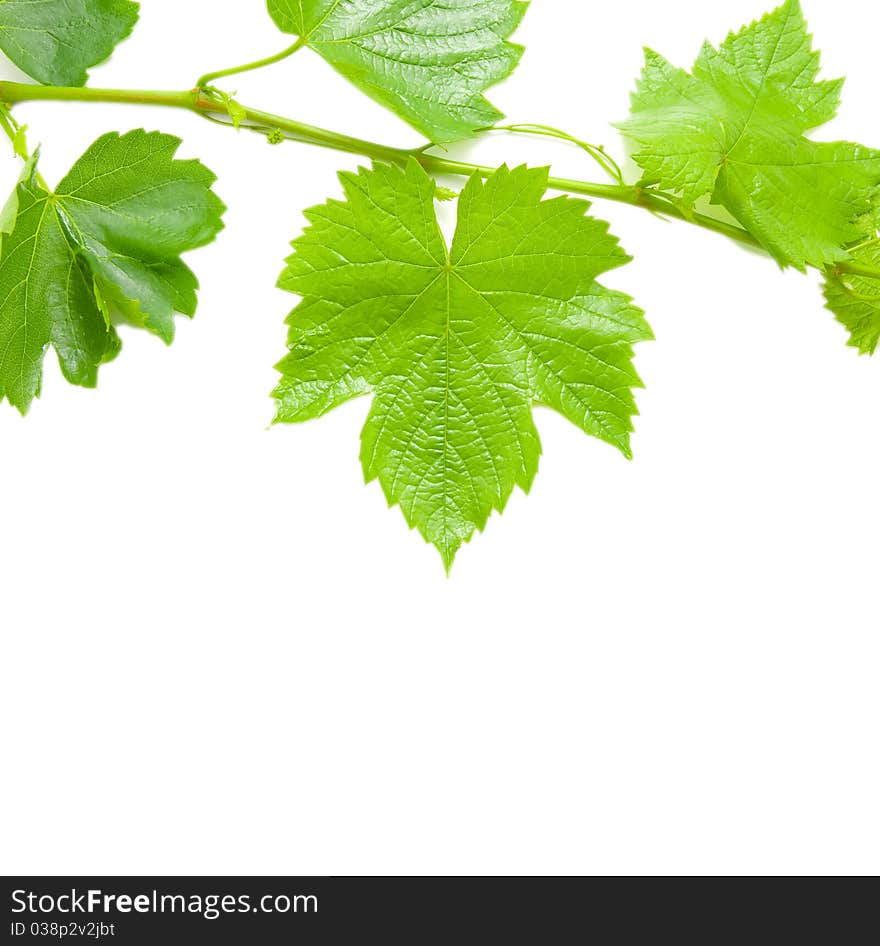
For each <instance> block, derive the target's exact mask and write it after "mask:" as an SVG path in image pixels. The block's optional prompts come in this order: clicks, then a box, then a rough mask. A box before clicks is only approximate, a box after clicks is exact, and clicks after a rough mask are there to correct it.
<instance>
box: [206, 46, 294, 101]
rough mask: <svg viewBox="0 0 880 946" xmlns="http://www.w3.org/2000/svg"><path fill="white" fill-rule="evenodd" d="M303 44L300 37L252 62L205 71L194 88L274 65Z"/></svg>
mask: <svg viewBox="0 0 880 946" xmlns="http://www.w3.org/2000/svg"><path fill="white" fill-rule="evenodd" d="M305 45H306V40H305V39H303V38H302V37H300V38H299V39H298V40H297V41H296V42H295V43H293V44H292V45H291V46H288V47H287V48H286V49H282V50H281V52H280V53H275V55H274V56H266V57H265V58H264V59H256V60H254V61H253V62H246V63H244V64H243V65H241V66H231V67H230V68H228V69H218V70H217V71H216V72H206V73H205V74H204V75H203V76H202V77H201V78H200V79H199V80H198V82H196V88H199V89H204V88H206V87H207V86H209V85H211V84H212V83H213V82H216V80H217V79H224V78H226V77H227V76H237V75H240V74H241V73H243V72H253V71H254V70H256V69H264V68H265V67H266V66H274V65H275V63H277V62H282V61H283V60H285V59H287V58H288V57H289V56H292V55H293V54H294V53H295V52H298V51H299V50H300V49H302V48H303V46H305Z"/></svg>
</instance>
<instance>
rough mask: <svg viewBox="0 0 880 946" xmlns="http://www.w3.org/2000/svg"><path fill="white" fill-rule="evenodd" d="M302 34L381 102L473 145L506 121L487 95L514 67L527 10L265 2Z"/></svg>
mask: <svg viewBox="0 0 880 946" xmlns="http://www.w3.org/2000/svg"><path fill="white" fill-rule="evenodd" d="M268 2H269V13H270V14H271V16H272V18H273V19H274V21H275V23H276V24H277V26H278V27H279V29H281V30H282V31H283V32H285V33H290V34H291V35H294V36H299V37H300V39H301V40H302V42H303V43H304V44H307V45H308V46H310V47H311V48H312V49H314V50H315V52H317V53H318V54H319V55H320V56H322V57H323V58H324V59H325V60H326V61H327V62H328V63H330V65H331V66H333V68H334V69H336V70H337V71H338V72H340V73H341V74H342V75H344V76H345V77H346V78H347V79H348V80H349V81H351V82H353V83H354V84H355V85H356V86H357V87H358V88H359V89H361V90H362V91H363V92H366V93H367V95H369V96H371V97H372V98H374V99H375V100H376V101H377V102H379V103H381V104H382V105H384V106H386V107H387V108H390V109H391V110H392V111H394V112H396V113H397V114H398V115H400V116H401V118H403V119H405V120H406V121H408V122H409V123H410V124H411V125H413V126H414V127H415V128H417V129H418V130H419V131H421V132H422V133H423V134H425V135H427V137H428V138H430V139H431V141H434V142H437V143H438V144H439V143H443V142H448V141H456V140H458V139H461V138H467V137H470V136H471V135H472V134H473V133H474V132H475V131H476V130H477V129H479V128H486V127H489V126H490V125H494V124H495V123H496V122H497V121H498V119H499V118H501V117H502V116H501V113H500V112H499V111H497V109H495V108H494V107H493V106H492V105H491V104H490V103H489V102H488V101H487V100H486V99H485V98H484V96H483V94H482V93H483V92H484V91H485V90H486V89H487V88H489V86H491V85H494V84H495V83H496V82H498V81H500V80H501V79H504V78H506V77H507V76H508V75H510V73H511V72H512V71H513V70H514V68H515V67H516V64H517V63H518V62H519V59H520V56H521V55H522V47H520V46H516V45H514V44H513V43H509V42H507V38H508V37H509V36H510V34H511V33H512V32H513V31H514V30H515V29H516V27H517V26H518V25H519V22H520V20H521V19H522V17H523V15H524V13H525V11H526V7H527V6H528V3H524V2H516V0H483V2H480V3H475V2H474V0H445V2H444V3H435V2H434V0H346V2H344V3H343V2H340V0H268Z"/></svg>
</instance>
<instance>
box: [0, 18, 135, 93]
mask: <svg viewBox="0 0 880 946" xmlns="http://www.w3.org/2000/svg"><path fill="white" fill-rule="evenodd" d="M138 6H139V5H138V4H137V3H131V2H129V0H0V49H2V50H3V52H4V53H6V55H7V56H9V58H10V59H11V60H12V61H13V62H14V63H15V64H16V65H17V66H18V68H19V69H21V70H22V71H23V72H26V73H27V74H28V75H29V76H31V78H33V79H36V80H37V81H38V82H43V83H45V84H46V85H83V84H84V83H85V81H86V79H87V78H88V74H87V72H86V70H87V69H89V68H90V67H91V66H95V65H97V64H98V63H100V62H103V61H104V60H105V59H106V58H107V57H108V56H109V55H110V53H112V52H113V48H114V47H115V46H116V44H117V43H119V42H121V41H122V40H123V39H125V37H126V36H128V34H129V33H130V32H131V31H132V28H133V27H134V24H135V23H136V22H137V18H138Z"/></svg>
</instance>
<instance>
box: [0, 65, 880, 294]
mask: <svg viewBox="0 0 880 946" xmlns="http://www.w3.org/2000/svg"><path fill="white" fill-rule="evenodd" d="M292 51H293V48H292V47H291V50H290V51H288V54H290V52H292ZM279 57H280V54H279ZM279 57H271V58H272V59H273V61H277V59H278V58H279ZM249 65H250V67H252V68H258V65H257V64H253V63H252V64H249ZM239 71H241V70H240V69H239ZM224 74H226V75H229V74H232V72H231V71H230V70H226V71H225V72H224ZM213 77H214V76H213V75H212V74H208V75H207V76H205V77H203V79H210V78H213ZM227 99H228V97H227ZM32 101H53V102H83V103H115V104H119V103H125V104H131V105H149V106H158V107H164V108H176V109H183V110H186V111H189V112H192V113H194V114H197V115H200V116H202V117H204V118H212V119H215V120H216V119H217V118H219V119H220V123H221V124H224V125H227V126H228V127H230V128H232V127H234V126H233V122H232V121H231V120H228V119H229V114H230V110H229V104H228V101H224V98H223V97H221V96H218V95H217V94H216V92H215V91H213V90H210V89H207V90H206V89H204V88H195V89H190V90H186V91H169V90H151V89H97V88H82V87H64V86H46V85H31V84H27V83H20V82H0V102H2V103H4V105H5V106H6V107H7V108H9V107H11V106H13V105H15V104H19V103H22V102H32ZM236 106H237V107H238V109H239V110H240V112H239V114H240V122H236V123H235V124H236V125H241V127H245V128H248V129H249V130H252V131H255V132H258V133H260V134H263V135H267V136H272V135H273V133H280V134H281V135H283V137H284V138H286V139H288V140H291V141H296V142H299V143H302V144H309V145H314V146H317V147H322V148H331V149H333V150H335V151H340V152H344V153H347V154H357V155H361V156H363V157H366V158H370V159H373V160H377V161H387V162H391V163H394V164H405V163H406V162H407V161H408V160H410V159H413V158H414V159H415V160H416V161H418V163H419V164H421V166H422V167H423V168H424V169H425V170H426V171H427V172H429V173H431V174H448V175H453V176H457V177H471V176H473V175H474V174H475V173H476V174H479V175H480V176H481V177H484V178H485V177H489V176H490V175H492V174H493V173H494V172H495V171H496V170H497V168H494V167H489V166H484V165H479V164H471V163H468V162H464V161H456V160H452V159H450V158H446V157H442V156H440V155H436V154H433V153H431V152H432V150H433V146H430V145H429V146H423V147H421V148H415V149H404V148H396V147H392V146H390V145H385V144H380V143H378V142H374V141H367V140H365V139H362V138H356V137H352V136H350V135H345V134H340V133H339V132H335V131H330V130H328V129H325V128H320V127H318V126H315V125H309V124H307V123H305V122H300V121H297V120H295V119H292V118H288V117H285V116H282V115H276V114H273V113H271V112H267V111H263V110H262V109H257V108H253V107H250V106H247V105H243V104H241V103H236ZM7 116H8V117H9V118H10V119H11V116H9V115H8V112H7ZM526 129H527V131H526ZM4 130H6V128H5V126H4ZM498 130H509V131H519V132H520V133H529V134H538V135H543V136H547V137H554V138H559V139H562V140H567V141H570V142H571V143H574V144H577V145H578V146H580V147H582V148H584V146H585V145H586V143H585V142H582V141H580V140H579V139H576V138H574V137H573V136H571V135H568V134H566V133H565V132H559V131H558V130H557V129H551V128H549V127H547V126H536V125H519V126H517V125H513V126H508V127H507V128H506V129H505V128H503V127H502V128H500V129H498ZM7 134H9V131H7ZM13 134H14V131H13ZM10 137H12V135H10ZM585 150H588V151H589V153H590V154H591V155H593V156H594V157H595V155H596V154H599V155H602V156H604V158H605V159H606V161H607V164H606V161H603V162H601V163H602V164H603V167H605V169H606V170H608V171H609V173H610V174H611V175H612V177H613V178H614V179H615V183H611V184H607V183H598V182H591V181H580V180H574V179H570V178H563V177H555V176H551V177H550V179H549V186H550V187H551V188H552V189H553V190H558V191H563V192H566V193H570V194H578V195H580V196H584V197H589V198H591V199H597V200H610V201H614V202H616V203H621V204H627V205H629V206H632V207H638V208H641V209H644V210H648V211H650V212H651V213H654V214H658V215H660V216H663V217H670V218H673V219H675V220H679V221H682V222H685V223H689V224H692V225H694V226H698V227H700V228H702V229H704V230H707V231H710V232H712V233H717V234H720V235H721V236H725V237H727V238H729V239H731V240H735V241H736V242H737V243H740V244H742V245H744V246H748V247H750V248H752V249H754V250H758V251H761V252H766V251H765V250H764V248H763V247H762V246H761V244H760V243H759V242H758V240H756V239H755V238H754V237H753V236H752V235H751V234H750V233H748V232H747V231H746V230H744V229H743V228H742V227H740V226H738V225H737V224H735V223H729V222H727V221H725V220H720V219H717V218H715V217H711V216H709V215H708V214H703V213H698V212H695V211H692V210H690V209H689V208H687V207H685V206H684V205H683V203H682V202H681V201H680V200H679V199H678V198H677V197H676V196H675V195H674V194H669V193H666V192H664V191H661V190H658V189H656V188H654V187H646V186H641V185H639V184H625V183H622V180H623V178H622V173H620V172H619V168H618V167H617V165H616V162H613V159H610V157H609V156H608V155H607V154H606V152H605V151H604V149H601V148H598V147H597V146H595V145H586V147H585ZM618 180H619V181H621V183H617V181H618ZM827 274H829V275H832V276H835V277H840V276H843V275H851V276H862V277H866V278H871V279H877V280H880V269H878V268H875V267H871V266H867V265H865V264H861V263H858V262H856V261H846V262H841V263H838V264H837V265H836V266H834V267H833V269H831V270H828V271H827Z"/></svg>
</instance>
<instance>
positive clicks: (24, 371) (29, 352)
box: [0, 130, 225, 414]
mask: <svg viewBox="0 0 880 946" xmlns="http://www.w3.org/2000/svg"><path fill="white" fill-rule="evenodd" d="M179 145H180V139H178V138H174V137H172V136H171V135H163V134H161V133H159V132H149V133H148V132H145V131H143V130H137V131H131V132H129V133H128V134H125V135H118V134H115V133H112V134H107V135H104V136H103V137H101V138H99V139H98V140H97V141H96V142H95V143H94V144H93V145H92V146H91V147H90V148H89V149H88V150H87V151H86V152H85V154H84V155H83V156H82V157H81V158H80V159H79V160H78V161H77V162H76V163H75V164H74V165H73V167H72V168H71V169H70V172H69V173H68V174H67V176H66V177H65V178H64V180H63V181H62V182H61V184H60V185H59V186H58V188H57V190H56V191H55V192H54V193H50V192H48V191H47V190H46V189H45V187H44V186H43V184H42V183H41V182H40V180H39V178H38V176H37V172H36V160H35V159H32V160H31V161H30V162H29V163H28V165H27V167H26V168H25V172H24V175H23V176H22V178H21V180H20V181H19V183H18V186H17V187H16V189H15V193H14V194H13V196H12V198H11V199H10V201H9V202H8V203H7V205H6V208H5V210H4V211H3V214H2V218H0V220H2V226H0V233H2V244H0V298H2V300H3V301H2V303H0V400H2V398H3V397H6V398H7V399H8V400H9V402H10V403H11V404H13V405H14V406H15V407H17V408H18V409H19V410H20V411H21V413H23V414H24V413H26V412H27V410H28V408H29V407H30V404H31V402H32V400H33V399H34V397H36V396H38V395H39V393H40V385H41V381H42V373H43V358H44V356H45V353H46V349H47V347H48V346H49V344H51V345H52V346H53V347H54V348H55V351H56V353H57V355H58V360H59V362H60V365H61V370H62V372H63V374H64V376H65V377H66V378H67V380H68V381H70V382H71V383H72V384H78V385H82V386H84V387H94V386H95V384H96V383H97V375H98V368H99V366H100V365H102V364H104V363H105V362H107V361H109V360H111V359H112V358H114V357H115V356H116V354H117V352H118V351H119V344H120V343H119V338H118V335H117V333H116V327H115V326H116V325H117V324H118V323H120V322H123V323H130V324H134V325H137V326H140V327H143V328H146V329H147V330H149V331H151V332H153V333H154V334H156V335H158V336H159V337H160V338H162V339H163V340H164V341H166V342H171V341H172V339H173V336H174V320H173V316H174V313H175V312H179V313H181V314H182V315H187V316H192V315H194V313H195V308H196V289H197V288H198V282H197V280H196V277H195V276H194V275H193V273H192V271H191V270H190V269H189V267H188V266H186V264H185V263H184V262H183V261H182V260H181V259H180V254H181V253H183V252H185V251H187V250H191V249H195V248H196V247H199V246H203V245H204V244H206V243H209V242H210V241H211V240H213V239H214V237H215V236H216V234H217V233H218V232H219V230H220V229H221V227H222V222H221V216H222V213H223V211H224V209H225V208H224V206H223V204H222V202H221V201H220V200H219V198H218V197H217V196H216V195H215V194H214V193H213V191H212V190H211V185H212V184H213V182H214V179H215V178H214V175H213V174H212V173H211V172H210V171H209V170H208V169H207V168H205V167H204V166H203V165H202V164H200V163H199V162H198V161H180V160H175V159H174V154H175V152H176V151H177V148H178V146H179Z"/></svg>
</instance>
